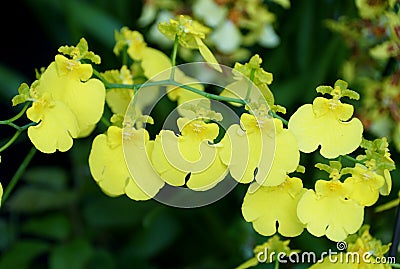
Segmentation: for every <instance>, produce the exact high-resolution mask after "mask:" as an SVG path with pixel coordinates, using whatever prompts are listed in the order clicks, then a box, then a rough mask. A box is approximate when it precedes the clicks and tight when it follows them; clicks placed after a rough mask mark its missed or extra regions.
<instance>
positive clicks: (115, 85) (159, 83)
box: [100, 78, 247, 105]
mask: <svg viewBox="0 0 400 269" xmlns="http://www.w3.org/2000/svg"><path fill="white" fill-rule="evenodd" d="M100 79H101V78H100ZM103 82H104V81H103ZM104 84H105V85H106V87H107V88H113V89H139V88H140V87H143V86H144V87H152V86H177V87H179V88H183V89H185V90H188V91H191V92H194V93H197V94H199V95H201V96H204V97H206V98H209V99H214V100H217V101H225V102H232V103H238V104H241V105H245V104H247V102H246V101H245V100H242V99H237V98H232V97H224V96H219V95H216V94H211V93H207V92H203V91H200V90H198V89H196V88H194V87H191V86H188V85H184V84H181V83H179V82H176V81H175V80H172V79H166V80H160V81H149V82H145V83H140V84H118V83H104Z"/></svg>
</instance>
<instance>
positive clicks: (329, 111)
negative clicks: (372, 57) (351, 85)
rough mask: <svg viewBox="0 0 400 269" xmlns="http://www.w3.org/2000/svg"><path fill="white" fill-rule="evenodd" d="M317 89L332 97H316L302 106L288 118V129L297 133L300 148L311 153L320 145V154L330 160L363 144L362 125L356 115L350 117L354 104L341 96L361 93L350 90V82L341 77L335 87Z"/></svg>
mask: <svg viewBox="0 0 400 269" xmlns="http://www.w3.org/2000/svg"><path fill="white" fill-rule="evenodd" d="M317 91H318V92H321V93H329V94H331V95H332V96H333V98H332V99H326V98H323V97H317V98H316V99H315V100H314V102H313V104H312V105H311V104H305V105H303V106H301V107H300V108H299V109H298V110H297V111H296V112H295V113H294V114H293V115H292V116H291V117H290V119H289V125H288V127H289V130H291V131H292V132H293V134H294V135H295V137H296V139H297V142H298V145H299V149H300V151H302V152H305V153H309V152H312V151H314V150H316V149H317V148H318V146H321V149H320V153H321V155H322V156H324V157H325V158H328V159H333V158H336V157H338V156H339V155H345V154H348V153H351V152H353V151H354V150H355V149H357V148H358V146H359V145H360V143H361V139H362V132H363V125H362V123H361V121H360V120H359V119H357V118H353V119H351V120H350V118H351V116H352V115H353V110H354V108H353V106H351V105H349V104H344V103H342V102H341V101H340V100H339V99H340V98H341V97H343V96H348V97H350V98H353V99H357V98H358V94H356V93H355V92H353V91H351V90H348V89H347V83H346V82H344V81H342V80H338V81H336V83H335V87H334V88H332V87H328V86H320V87H318V88H317Z"/></svg>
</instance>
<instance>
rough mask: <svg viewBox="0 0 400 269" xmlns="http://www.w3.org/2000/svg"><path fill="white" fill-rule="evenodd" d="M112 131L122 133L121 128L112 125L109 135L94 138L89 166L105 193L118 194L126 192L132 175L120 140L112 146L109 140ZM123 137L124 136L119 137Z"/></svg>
mask: <svg viewBox="0 0 400 269" xmlns="http://www.w3.org/2000/svg"><path fill="white" fill-rule="evenodd" d="M113 129H114V130H113ZM117 129H119V130H117ZM112 131H119V133H120V134H121V132H120V128H118V127H115V126H111V127H110V128H109V129H108V131H107V135H105V134H101V135H98V136H96V138H95V139H94V140H93V143H92V149H91V151H90V154H89V168H90V172H91V174H92V176H93V178H94V180H95V181H96V182H97V183H98V184H99V186H100V188H101V189H102V190H103V192H104V193H105V194H107V195H109V196H118V195H122V194H124V193H125V186H126V185H127V183H128V181H129V180H130V178H131V177H130V173H129V171H128V169H127V167H126V164H125V160H124V154H123V150H122V145H121V143H120V141H119V142H118V141H116V142H115V143H116V144H117V145H118V146H115V147H112V146H111V145H110V143H109V141H108V140H109V137H108V133H111V132H112ZM121 139H122V137H121V138H119V140H121Z"/></svg>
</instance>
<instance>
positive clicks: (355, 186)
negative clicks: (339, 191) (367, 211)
mask: <svg viewBox="0 0 400 269" xmlns="http://www.w3.org/2000/svg"><path fill="white" fill-rule="evenodd" d="M342 171H348V172H349V173H351V176H350V177H348V178H346V180H345V181H344V183H345V184H346V186H347V187H348V188H349V198H350V199H352V200H355V201H357V202H358V203H359V204H360V205H362V206H371V205H373V204H375V203H376V201H377V200H378V198H379V189H380V188H381V187H382V186H383V184H384V183H385V179H384V178H383V176H381V175H378V174H377V173H375V172H374V171H373V170H371V169H368V168H367V167H365V166H364V165H361V164H356V166H355V167H354V168H345V169H343V170H342Z"/></svg>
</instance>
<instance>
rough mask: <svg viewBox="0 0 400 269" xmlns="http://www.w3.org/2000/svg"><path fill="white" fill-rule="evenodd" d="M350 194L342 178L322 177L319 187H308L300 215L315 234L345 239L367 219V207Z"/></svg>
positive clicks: (333, 239) (300, 203)
mask: <svg viewBox="0 0 400 269" xmlns="http://www.w3.org/2000/svg"><path fill="white" fill-rule="evenodd" d="M348 197H349V194H348V189H347V187H346V185H345V184H344V183H341V182H340V181H339V180H331V181H325V180H318V181H317V182H316V183H315V191H314V190H308V191H307V192H306V193H304V195H303V197H302V198H301V199H300V201H299V204H298V207H297V216H298V217H299V219H300V221H301V222H302V223H304V224H305V225H306V226H307V230H308V231H309V232H310V233H311V234H312V235H314V236H317V237H319V236H323V235H326V236H327V237H328V238H329V239H330V240H332V241H341V240H344V239H345V238H346V237H347V235H349V234H352V233H355V232H356V231H357V230H358V229H359V228H360V227H361V225H362V222H363V220H364V207H363V206H361V205H360V204H359V203H358V202H357V201H354V200H351V199H349V198H348Z"/></svg>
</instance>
